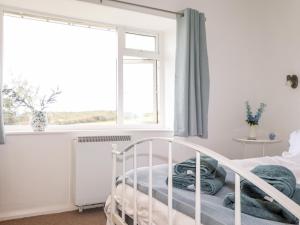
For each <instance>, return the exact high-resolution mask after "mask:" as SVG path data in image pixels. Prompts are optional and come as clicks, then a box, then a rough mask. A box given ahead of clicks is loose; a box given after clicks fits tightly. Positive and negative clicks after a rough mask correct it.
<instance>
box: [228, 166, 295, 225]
mask: <svg viewBox="0 0 300 225" xmlns="http://www.w3.org/2000/svg"><path fill="white" fill-rule="evenodd" d="M252 172H253V173H254V174H256V175H257V176H259V177H260V178H262V179H263V180H265V181H266V182H267V183H269V184H270V185H272V186H273V187H275V188H276V189H278V190H279V191H281V192H282V193H283V194H285V195H286V196H288V197H290V198H291V199H292V200H294V201H295V202H296V203H298V204H299V203H300V190H299V189H296V178H295V176H294V174H293V173H292V172H291V171H290V170H289V169H287V168H285V167H283V166H277V165H262V166H257V167H255V168H254V169H253V170H252ZM268 197H269V196H268V195H267V194H266V193H264V192H263V191H262V190H260V189H259V188H257V187H256V186H255V185H253V184H252V183H251V182H249V181H247V180H245V179H244V180H242V181H241V209H242V212H243V213H246V214H249V215H252V216H255V217H258V218H262V219H267V220H272V221H277V222H284V223H291V224H297V223H298V219H297V218H296V217H295V216H294V215H292V214H291V213H290V212H289V211H287V210H286V209H285V208H284V207H282V206H281V205H280V204H278V203H277V202H276V201H274V200H272V199H270V198H268ZM223 204H224V206H226V207H228V208H231V209H234V204H235V197H234V193H230V194H228V195H227V196H226V197H225V199H224V202H223Z"/></svg>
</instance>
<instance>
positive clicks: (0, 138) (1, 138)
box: [0, 11, 5, 144]
mask: <svg viewBox="0 0 300 225" xmlns="http://www.w3.org/2000/svg"><path fill="white" fill-rule="evenodd" d="M2 50H3V11H1V12H0V144H4V143H5V133H4V120H3V101H2V81H3V78H2V76H3V75H2V74H3V73H2V71H3V51H2Z"/></svg>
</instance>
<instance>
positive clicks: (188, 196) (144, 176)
mask: <svg viewBox="0 0 300 225" xmlns="http://www.w3.org/2000/svg"><path fill="white" fill-rule="evenodd" d="M299 161H300V157H295V156H293V157H263V158H255V159H247V160H237V161H235V163H237V164H240V165H241V166H243V167H244V168H247V169H249V170H250V169H252V168H253V167H254V166H256V165H258V164H276V165H284V166H287V167H288V168H289V169H291V170H292V171H293V172H294V174H295V175H296V177H297V182H298V183H299V180H300V179H299V178H300V166H299V165H300V163H299ZM167 169H168V168H167V165H159V166H155V167H153V198H154V199H153V210H154V211H153V224H156V225H162V224H167V223H168V207H167V205H166V203H167V190H168V187H167V185H166V182H165V181H166V177H167V174H168V173H167V172H168V171H167ZM132 178H133V172H132V171H131V172H129V173H128V174H127V178H126V188H125V190H126V191H125V192H124V196H123V197H124V199H125V211H126V214H128V215H129V216H132V215H133V193H134V190H133V188H132ZM233 191H234V174H233V172H231V171H230V170H228V169H227V178H226V185H225V186H224V187H223V188H222V190H221V191H220V192H218V193H217V194H216V195H215V196H210V195H206V194H201V208H202V215H201V217H202V221H201V222H202V224H205V225H234V211H233V210H230V209H228V208H226V207H224V206H223V204H222V203H223V199H224V197H225V195H226V194H227V193H229V192H233ZM147 193H148V168H139V169H138V196H137V198H138V201H137V202H138V205H137V206H138V223H139V224H140V225H143V224H148V196H147ZM116 196H117V200H118V201H119V203H121V202H120V201H121V199H122V184H119V185H118V186H117V192H116ZM194 198H195V193H194V192H189V191H185V190H180V189H176V188H174V189H173V208H174V210H173V215H172V216H173V221H174V225H176V224H178V225H182V224H186V225H189V224H194V223H195V222H194V214H195V207H194V205H195V200H194ZM108 206H109V202H108V204H107V210H108ZM242 224H245V225H253V224H261V225H283V223H278V222H273V221H268V220H263V219H259V218H256V217H253V216H249V215H246V214H242Z"/></svg>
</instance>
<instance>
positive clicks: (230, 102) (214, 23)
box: [0, 0, 300, 218]
mask: <svg viewBox="0 0 300 225" xmlns="http://www.w3.org/2000/svg"><path fill="white" fill-rule="evenodd" d="M132 2H136V3H140V4H146V5H150V6H154V7H159V8H165V9H168V10H174V11H177V10H181V9H184V8H186V7H191V8H196V9H198V10H199V11H202V12H204V13H205V14H206V17H207V23H206V26H207V40H208V51H209V52H208V53H209V64H210V76H211V87H210V111H209V138H208V139H207V140H201V139H198V138H191V141H194V142H197V143H200V144H203V145H205V146H207V147H210V148H212V149H213V150H215V151H217V152H220V153H222V154H224V155H226V156H228V157H240V156H241V150H242V148H241V146H240V145H239V144H237V143H234V142H233V141H232V137H233V136H235V135H237V134H238V132H239V131H241V130H242V129H241V128H242V127H243V126H244V102H245V100H250V101H251V102H252V103H255V104H257V103H259V102H260V101H264V102H266V103H267V104H268V108H267V112H266V114H265V115H264V117H263V120H264V122H263V124H262V125H263V127H264V129H265V131H266V132H268V131H271V130H275V131H277V130H278V132H280V133H281V134H282V137H284V138H286V136H287V133H288V132H290V131H291V130H292V129H295V128H297V127H299V122H297V115H299V111H300V107H297V106H295V104H296V105H297V103H298V99H297V95H298V92H299V90H296V91H292V90H289V89H287V88H286V87H285V86H284V79H285V77H284V75H285V74H286V73H291V72H298V70H299V69H300V68H298V67H299V65H298V62H297V61H296V60H297V59H298V58H299V54H300V53H299V52H300V51H299V48H300V46H299V44H298V40H297V37H298V36H299V35H298V34H299V30H298V29H297V26H298V23H297V21H299V19H300V18H299V17H300V16H298V15H297V14H298V12H297V9H298V8H299V4H300V3H298V2H297V0H286V1H284V2H283V1H280V0H272V1H271V0H267V1H264V3H262V2H261V1H260V0H251V1H249V0H226V1H224V0H215V1H205V0H186V1H181V0H165V1H161V0H151V1H150V0H135V1H133V0H132ZM0 4H9V5H13V6H18V7H23V8H29V9H32V10H38V11H40V10H41V11H44V12H49V13H54V14H62V15H63V14H65V15H67V16H71V17H76V16H78V17H80V18H85V19H89V20H98V21H102V22H110V21H111V22H110V23H119V24H123V22H124V23H129V24H132V25H133V26H136V27H143V26H145V24H147V26H149V27H150V28H152V29H155V28H156V29H158V28H159V27H160V26H159V24H160V23H161V21H164V24H165V25H166V26H165V27H162V31H164V30H165V29H167V27H170V26H172V25H171V24H174V20H170V19H164V20H163V19H162V18H161V19H160V18H158V17H153V16H149V17H144V20H136V17H135V16H138V15H139V14H138V13H137V14H135V13H129V14H128V13H126V12H123V11H120V10H119V9H112V11H110V10H109V12H110V13H107V12H106V10H104V8H105V7H104V8H103V7H99V6H96V5H92V4H88V3H82V2H77V1H75V0H51V1H50V0H26V1H24V0H0ZM114 13H117V14H118V16H112V15H115V14H114ZM131 15H134V16H133V17H132V16H131ZM123 25H124V24H123ZM169 38H170V40H172V37H169ZM287 44H288V45H287ZM286 46H288V47H286ZM174 50H175V49H169V53H171V52H174ZM170 64H172V63H170ZM166 71H168V72H169V73H170V74H167V75H168V76H169V78H170V77H171V76H173V74H172V73H173V71H174V68H167V69H166ZM170 80H171V79H169V80H167V81H168V82H170ZM170 91H171V90H170ZM169 93H170V92H169ZM274 96H276V97H274ZM167 112H168V113H171V112H172V109H169V111H167ZM286 115H288V116H287V117H288V118H287V117H286ZM169 116H171V115H169ZM138 135H140V136H143V137H147V136H153V135H154V136H158V135H165V136H168V135H170V133H164V132H163V133H161V132H146V133H138V132H136V133H135V136H136V137H138ZM71 136H72V135H70V134H52V135H43V136H36V135H19V136H14V135H13V136H9V137H8V143H7V144H6V145H5V146H0V199H1V201H0V218H1V217H2V218H5V217H9V216H15V215H17V214H19V215H21V214H28V213H37V212H42V211H44V212H47V211H51V210H56V211H57V210H65V209H69V208H70V207H71V204H70V200H69V195H70V189H69V186H70V181H69V178H70V151H71V147H70V141H71ZM286 146H287V144H286V142H284V143H283V144H282V145H279V146H274V152H272V154H274V153H279V152H280V151H281V150H282V149H283V148H285V147H286ZM162 149H163V147H160V148H159V149H158V151H161V150H162ZM256 153H257V152H255V154H256ZM270 153H271V152H270ZM184 156H186V153H185V152H181V153H180V155H178V157H182V158H184Z"/></svg>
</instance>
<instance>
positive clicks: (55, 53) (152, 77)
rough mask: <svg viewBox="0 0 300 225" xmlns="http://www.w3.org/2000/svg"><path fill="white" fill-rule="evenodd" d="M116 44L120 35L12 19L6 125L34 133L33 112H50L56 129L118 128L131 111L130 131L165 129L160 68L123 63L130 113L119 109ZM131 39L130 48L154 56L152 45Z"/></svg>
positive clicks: (8, 23)
mask: <svg viewBox="0 0 300 225" xmlns="http://www.w3.org/2000/svg"><path fill="white" fill-rule="evenodd" d="M117 38H118V32H117V31H116V30H111V29H110V30H108V29H100V28H88V27H83V26H76V25H74V26H72V25H69V24H67V23H63V22H61V23H59V22H46V21H44V20H39V19H36V18H35V19H33V18H26V17H25V18H21V17H19V16H15V15H10V14H6V15H5V16H4V71H3V74H4V76H3V80H4V81H3V82H4V84H3V89H4V91H5V90H6V91H7V90H8V92H9V91H11V92H9V94H10V95H5V93H4V95H3V96H4V99H3V102H4V120H5V124H6V125H28V124H29V121H30V117H31V114H32V110H36V111H38V110H41V108H43V107H42V106H45V105H46V107H45V109H43V110H46V111H47V113H48V120H49V124H53V125H74V124H75V125H76V124H77V125H78V124H96V125H97V124H99V125H116V124H117V110H124V124H139V123H141V124H149V123H151V124H156V123H158V119H157V99H156V98H157V97H156V94H157V91H156V89H157V84H156V76H157V74H156V72H157V68H156V63H157V62H156V60H134V61H130V62H129V61H126V60H124V66H123V67H124V72H123V76H124V84H123V86H124V93H121V94H122V99H123V100H124V109H119V108H118V102H117V88H118V86H117V76H118V74H117V58H118V45H117ZM129 38H130V41H129V45H130V47H131V48H135V45H134V41H135V42H136V48H137V49H139V47H142V48H143V49H146V50H155V38H153V37H147V36H145V39H143V36H134V35H131V36H129ZM151 40H154V42H153V41H151ZM143 49H142V50H143ZM12 94H14V95H15V97H16V95H17V96H18V97H19V99H17V98H12ZM123 95H124V96H123ZM51 96H52V97H53V98H52V99H51ZM48 100H49V101H48ZM24 102H25V103H26V104H25V103H24ZM48 103H49V104H48ZM28 105H29V106H28ZM30 106H32V107H30Z"/></svg>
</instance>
